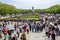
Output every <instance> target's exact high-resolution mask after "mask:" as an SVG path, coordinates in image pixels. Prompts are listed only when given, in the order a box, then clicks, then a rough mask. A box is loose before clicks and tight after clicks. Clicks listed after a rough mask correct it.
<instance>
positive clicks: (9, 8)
mask: <svg viewBox="0 0 60 40" xmlns="http://www.w3.org/2000/svg"><path fill="white" fill-rule="evenodd" d="M17 13H23V14H27V13H32V10H31V9H17V8H16V7H15V6H13V5H8V4H5V3H1V2H0V14H1V15H6V14H17ZM35 13H55V14H56V13H60V5H54V6H52V7H49V8H47V9H35Z"/></svg>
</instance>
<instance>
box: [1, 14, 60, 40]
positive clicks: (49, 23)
mask: <svg viewBox="0 0 60 40" xmlns="http://www.w3.org/2000/svg"><path fill="white" fill-rule="evenodd" d="M40 18H41V20H40V21H1V22H0V38H2V37H3V40H18V38H20V39H21V40H26V34H27V35H28V34H29V33H30V32H43V30H45V34H46V36H47V37H48V38H50V36H51V38H52V40H55V38H56V36H59V35H60V22H59V19H60V18H58V20H57V19H56V17H55V16H52V17H51V16H48V17H46V16H45V15H44V16H40ZM20 33H22V35H21V37H20ZM2 34H3V36H2ZM31 36H32V35H31Z"/></svg>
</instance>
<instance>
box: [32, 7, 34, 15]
mask: <svg viewBox="0 0 60 40" xmlns="http://www.w3.org/2000/svg"><path fill="white" fill-rule="evenodd" d="M32 14H34V6H33V7H32Z"/></svg>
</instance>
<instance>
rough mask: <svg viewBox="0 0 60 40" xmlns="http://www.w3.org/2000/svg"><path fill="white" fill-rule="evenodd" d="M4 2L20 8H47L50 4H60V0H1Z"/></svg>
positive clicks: (0, 0)
mask: <svg viewBox="0 0 60 40" xmlns="http://www.w3.org/2000/svg"><path fill="white" fill-rule="evenodd" d="M0 2H2V3H7V4H11V5H14V6H16V7H17V8H20V9H31V8H32V6H34V8H35V9H38V8H39V9H45V8H48V7H50V6H53V5H56V4H60V0H0Z"/></svg>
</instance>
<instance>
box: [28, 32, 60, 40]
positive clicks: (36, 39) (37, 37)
mask: <svg viewBox="0 0 60 40" xmlns="http://www.w3.org/2000/svg"><path fill="white" fill-rule="evenodd" d="M27 40H51V37H50V38H49V39H48V38H47V36H45V33H44V31H43V32H40V33H32V32H30V34H28V35H27ZM56 40H60V36H57V37H56Z"/></svg>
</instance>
